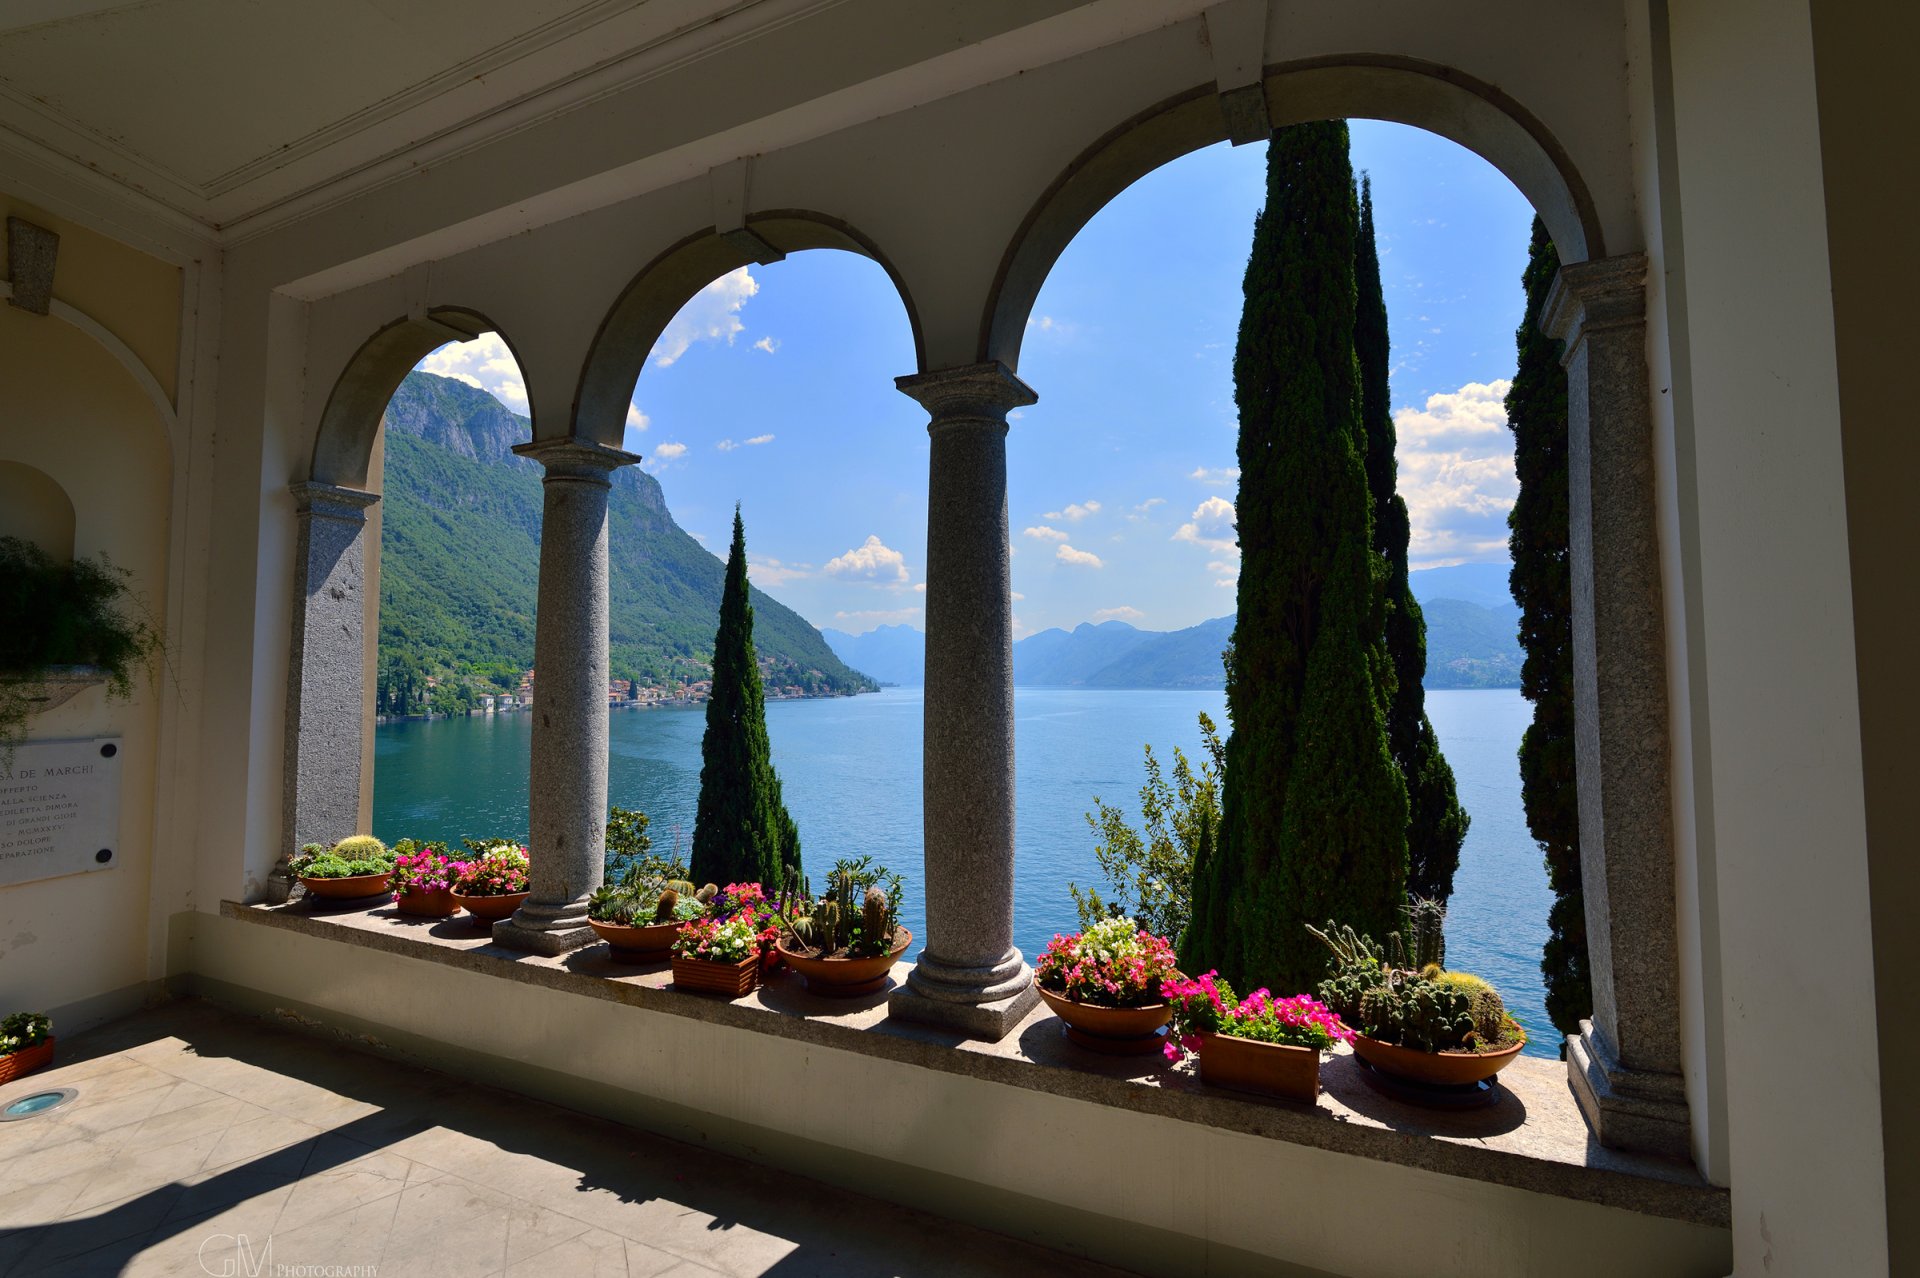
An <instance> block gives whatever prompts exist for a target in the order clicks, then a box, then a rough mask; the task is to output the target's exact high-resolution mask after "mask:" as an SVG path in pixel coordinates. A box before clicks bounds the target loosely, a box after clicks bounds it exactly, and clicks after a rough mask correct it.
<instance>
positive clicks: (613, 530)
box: [380, 373, 874, 705]
mask: <svg viewBox="0 0 1920 1278" xmlns="http://www.w3.org/2000/svg"><path fill="white" fill-rule="evenodd" d="M530 437H531V428H530V426H529V424H528V422H527V419H526V418H524V417H520V416H518V415H516V414H513V413H510V412H508V411H507V410H506V408H505V407H503V406H502V405H501V404H500V402H499V401H498V400H496V399H495V398H494V397H493V396H491V395H489V394H487V393H486V392H485V391H482V390H480V389H478V388H476V387H473V386H469V385H467V384H466V383H464V382H459V381H455V380H453V379H451V378H446V377H436V376H433V375H432V374H429V373H411V374H409V375H408V376H407V378H406V380H405V381H403V382H402V383H401V384H400V389H399V390H398V391H396V392H395V393H394V396H393V400H392V402H391V403H390V404H389V405H388V408H387V415H386V477H385V490H386V491H385V496H384V497H383V499H382V501H381V521H382V523H381V552H380V567H381V572H380V662H381V683H382V690H383V697H382V703H383V705H384V704H385V703H386V697H385V691H386V689H387V687H388V686H389V685H390V684H391V683H392V682H393V680H394V678H395V677H396V675H395V672H397V671H402V670H409V669H410V670H412V671H413V672H414V673H415V675H416V676H417V675H419V674H423V673H424V674H439V675H441V676H443V681H444V676H447V675H450V674H451V675H454V676H456V678H455V679H454V680H453V681H452V682H456V683H457V682H460V681H461V680H462V679H465V680H472V679H474V678H475V677H485V678H488V679H490V680H491V681H492V683H493V684H494V685H496V686H499V687H503V688H506V687H512V686H514V684H516V683H517V682H518V677H519V674H520V672H521V671H523V670H526V669H528V668H529V667H531V666H532V665H533V614H534V603H535V597H536V593H537V587H538V581H539V565H540V513H541V504H542V503H541V474H542V471H541V467H540V465H539V463H537V462H534V461H531V460H528V459H526V458H522V457H516V456H514V455H513V453H512V451H511V449H512V446H513V445H514V444H516V443H520V442H522V441H524V440H526V439H528V438H530ZM607 551H608V560H609V565H610V567H611V569H612V605H611V613H610V637H611V640H612V658H613V659H612V668H613V675H614V677H615V678H622V679H626V678H637V679H639V680H641V681H642V682H645V683H652V684H666V683H668V682H670V681H671V682H683V681H692V680H698V679H704V678H706V677H707V670H706V663H707V660H708V658H709V656H710V655H711V652H712V648H713V634H714V627H715V625H716V624H717V618H718V615H719V610H720V592H721V586H722V583H723V580H724V577H725V571H726V569H725V565H724V564H722V563H721V562H720V560H719V559H717V558H715V557H714V556H713V555H712V554H710V553H708V551H707V550H706V549H705V548H704V547H702V546H701V545H700V543H699V542H697V541H695V540H694V539H693V538H692V537H690V536H688V535H687V533H685V532H684V531H682V530H681V528H680V527H679V526H678V525H677V524H675V523H674V522H673V517H672V516H671V515H670V514H668V513H667V504H666V498H665V495H664V494H663V493H662V492H661V490H660V484H659V481H658V480H656V479H655V478H654V477H653V476H652V475H649V474H647V473H645V472H644V471H642V470H640V469H639V468H638V467H633V466H628V467H623V468H622V469H620V470H617V471H615V472H614V474H613V488H612V492H611V493H610V494H609V499H608V503H607ZM752 597H753V608H754V642H755V645H756V647H757V649H758V651H759V655H760V657H761V658H762V664H763V668H764V669H765V670H766V674H767V680H768V683H769V684H770V685H771V686H776V687H778V686H786V685H797V686H799V687H801V688H803V689H805V690H806V691H808V692H813V693H829V692H831V693H846V692H858V691H864V690H869V689H871V688H872V687H873V686H874V684H873V681H872V680H871V679H868V678H867V677H866V676H865V675H862V674H860V673H858V672H856V671H854V670H851V669H848V667H847V666H846V664H845V663H844V662H842V661H841V660H840V658H838V657H836V656H835V655H834V654H833V651H832V649H830V648H829V647H828V646H827V643H826V641H825V640H824V639H822V638H821V637H820V633H819V632H818V631H817V630H815V629H814V628H813V627H812V626H811V625H809V624H808V623H807V622H806V621H805V620H804V619H802V618H801V617H800V615H799V614H798V613H795V612H794V611H792V610H791V609H789V608H787V607H785V606H784V605H782V604H780V603H779V602H777V601H776V600H774V599H773V598H771V597H770V596H768V595H767V594H765V593H764V592H763V591H760V590H757V589H756V590H754V592H753V596H752Z"/></svg>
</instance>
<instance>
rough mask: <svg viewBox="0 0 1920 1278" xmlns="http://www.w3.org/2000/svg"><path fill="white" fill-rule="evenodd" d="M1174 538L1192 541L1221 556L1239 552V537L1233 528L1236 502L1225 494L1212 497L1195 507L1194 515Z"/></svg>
mask: <svg viewBox="0 0 1920 1278" xmlns="http://www.w3.org/2000/svg"><path fill="white" fill-rule="evenodd" d="M1173 539H1174V540H1175V541H1190V542H1192V543H1193V544H1194V545H1196V546H1204V547H1206V548H1207V549H1208V550H1211V551H1213V552H1214V553H1215V554H1219V555H1233V556H1235V557H1238V556H1239V554H1240V540H1239V536H1238V534H1237V533H1235V532H1234V530H1233V503H1232V502H1230V501H1228V500H1227V499H1226V498H1224V497H1209V498H1207V499H1206V500H1205V501H1203V502H1201V503H1200V504H1199V505H1198V506H1195V507H1194V508H1193V514H1192V516H1191V517H1190V518H1189V519H1188V521H1187V522H1186V523H1184V524H1181V525H1180V528H1179V530H1178V531H1177V532H1175V533H1174V534H1173Z"/></svg>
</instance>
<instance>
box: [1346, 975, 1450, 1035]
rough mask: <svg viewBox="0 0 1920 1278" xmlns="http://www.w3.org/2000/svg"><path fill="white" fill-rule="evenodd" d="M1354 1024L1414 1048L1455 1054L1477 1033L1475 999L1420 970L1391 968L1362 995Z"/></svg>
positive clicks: (1363, 1029)
mask: <svg viewBox="0 0 1920 1278" xmlns="http://www.w3.org/2000/svg"><path fill="white" fill-rule="evenodd" d="M1355 1028H1356V1029H1358V1030H1359V1031H1360V1032H1361V1033H1362V1034H1365V1035H1366V1036H1367V1037H1368V1038H1377V1039H1379V1040H1380V1041H1381V1042H1383V1043H1394V1044H1397V1045H1399V1046H1401V1047H1409V1048H1412V1049H1413V1050H1414V1051H1416V1052H1452V1051H1459V1050H1461V1049H1462V1048H1464V1047H1465V1046H1466V1045H1467V1035H1468V1034H1471V1033H1472V1032H1473V1000H1472V999H1471V998H1469V997H1468V996H1467V995H1465V994H1462V993H1461V992H1460V991H1459V990H1457V989H1453V988H1452V987H1450V986H1446V985H1442V984H1440V983H1439V982H1438V981H1434V980H1430V979H1428V978H1426V977H1424V976H1421V975H1419V974H1418V973H1413V972H1403V971H1393V972H1390V973H1388V975H1387V979H1386V980H1385V981H1382V982H1381V983H1380V984H1378V985H1376V986H1374V987H1373V988H1372V989H1370V990H1368V991H1367V992H1366V993H1364V994H1362V995H1361V996H1360V1019H1359V1021H1358V1022H1357V1023H1356V1024H1355Z"/></svg>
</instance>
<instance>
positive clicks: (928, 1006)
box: [887, 964, 1040, 1042]
mask: <svg viewBox="0 0 1920 1278" xmlns="http://www.w3.org/2000/svg"><path fill="white" fill-rule="evenodd" d="M1021 973H1022V975H1024V976H1026V978H1027V982H1026V984H1025V985H1023V986H1022V987H1020V988H1019V989H1017V990H1015V991H1014V992H1013V993H1012V994H1009V995H1008V996H1006V997H1005V998H1000V999H995V1000H993V1001H992V1002H987V1003H953V1002H949V1001H947V1000H946V999H940V998H928V997H927V996H926V995H925V994H922V993H921V992H920V991H918V990H916V989H914V988H913V986H912V984H911V983H909V984H905V985H900V986H896V987H895V988H894V991H893V993H892V994H890V995H888V996H887V1016H888V1017H889V1018H891V1017H899V1018H900V1019H901V1020H903V1021H913V1022H915V1023H917V1024H921V1025H933V1026H938V1027H939V1028H941V1029H948V1030H953V1031H955V1032H956V1033H959V1034H963V1035H965V1036H966V1037H968V1038H984V1039H987V1040H988V1041H990V1042H998V1041H999V1040H1000V1039H1003V1038H1005V1037H1006V1036H1007V1035H1009V1034H1011V1033H1013V1031H1014V1028H1015V1027H1016V1026H1018V1025H1019V1024H1020V1022H1021V1021H1024V1020H1025V1019H1027V1013H1028V1012H1031V1011H1032V1010H1033V1008H1034V1004H1036V1003H1038V1002H1039V1001H1040V991H1039V990H1037V989H1035V988H1034V984H1033V975H1032V972H1031V971H1030V970H1029V969H1028V968H1027V967H1026V965H1025V964H1022V965H1021Z"/></svg>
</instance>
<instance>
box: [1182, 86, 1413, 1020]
mask: <svg viewBox="0 0 1920 1278" xmlns="http://www.w3.org/2000/svg"><path fill="white" fill-rule="evenodd" d="M1356 230H1357V211H1356V209H1355V202H1354V190H1353V166H1352V163H1351V161H1350V160H1349V159H1348V154H1347V126H1346V123H1345V122H1344V121H1337V120H1336V121H1328V122H1322V123H1316V124H1303V125H1297V126H1294V127H1291V128H1287V129H1284V130H1282V131H1280V132H1278V133H1276V134H1274V137H1273V140H1272V142H1271V143H1270V144H1269V146H1268V149H1267V203H1266V207H1265V208H1264V209H1263V210H1262V211H1261V214H1260V217H1259V219H1258V220H1257V221H1256V222H1255V224H1254V235H1253V250H1252V253H1251V254H1250V256H1249V257H1248V260H1247V273H1246V280H1245V285H1244V292H1245V298H1246V303H1245V309H1244V310H1243V312H1242V314H1241V319H1240V335H1239V342H1238V345H1237V348H1236V350H1235V352H1234V368H1233V373H1234V400H1235V403H1236V404H1237V405H1238V407H1239V410H1240V450H1239V457H1240V491H1239V502H1238V506H1237V524H1238V529H1239V535H1240V549H1241V564H1240V587H1239V612H1238V616H1237V619H1236V621H1235V624H1234V633H1233V646H1232V648H1231V649H1230V650H1229V653H1228V660H1227V709H1228V713H1229V714H1230V715H1231V716H1232V720H1233V735H1232V737H1231V738H1229V740H1228V742H1227V748H1226V777H1225V783H1224V785H1223V787H1222V818H1221V830H1220V837H1219V841H1218V846H1217V847H1216V848H1214V849H1212V854H1211V855H1210V856H1208V857H1206V858H1204V861H1205V864H1204V865H1203V866H1202V867H1201V868H1200V869H1199V870H1198V871H1197V872H1196V875H1195V885H1194V903H1193V905H1194V913H1193V922H1192V924H1191V925H1190V926H1189V927H1188V931H1187V938H1186V944H1184V945H1183V946H1182V955H1181V957H1182V961H1183V965H1185V966H1186V967H1187V968H1188V970H1190V971H1200V970H1204V968H1205V967H1208V966H1213V967H1218V968H1219V969H1220V970H1221V972H1222V973H1223V974H1225V975H1226V976H1228V977H1230V978H1231V979H1232V980H1234V981H1235V982H1236V983H1238V984H1241V985H1262V984H1264V985H1267V986H1270V987H1271V988H1273V989H1274V990H1275V991H1279V992H1287V993H1291V992H1293V991H1297V990H1305V989H1310V988H1312V986H1313V984H1314V982H1315V981H1317V980H1318V979H1319V978H1320V977H1321V976H1323V975H1324V974H1325V972H1326V966H1327V964H1326V953H1325V951H1324V950H1323V949H1322V948H1321V947H1320V944H1319V942H1318V941H1316V940H1314V939H1313V937H1311V936H1310V935H1308V933H1307V930H1306V928H1307V924H1309V923H1314V924H1318V923H1323V922H1325V921H1326V920H1327V919H1328V918H1335V919H1338V920H1340V921H1341V922H1344V923H1351V924H1353V925H1354V926H1355V927H1357V928H1360V929H1362V930H1365V931H1368V932H1371V933H1373V934H1374V935H1376V936H1381V935H1384V934H1385V933H1386V932H1388V931H1390V930H1392V929H1393V927H1394V926H1395V925H1396V924H1395V916H1396V914H1397V912H1398V910H1399V908H1400V906H1401V904H1402V903H1403V902H1404V900H1405V897H1406V873H1407V840H1406V829H1407V797H1406V787H1405V786H1404V785H1403V784H1402V782H1401V780H1400V774H1399V772H1398V770H1397V769H1396V768H1395V767H1394V763H1393V756H1392V754H1391V753H1390V752H1389V750H1388V747H1387V733H1386V715H1387V701H1388V693H1389V688H1390V684H1391V678H1392V676H1391V666H1390V664H1389V662H1388V658H1387V653H1386V644H1385V639H1384V636H1385V630H1386V617H1385V611H1384V601H1383V596H1382V590H1381V588H1382V585H1383V582H1384V577H1385V569H1384V566H1382V565H1381V563H1380V560H1379V557H1378V556H1377V555H1376V554H1375V553H1374V550H1373V528H1372V522H1373V515H1372V502H1371V499H1370V494H1369V490H1368V487H1367V473H1366V466H1365V453H1366V433H1365V427H1364V426H1363V425H1362V423H1361V420H1360V394H1359V367H1358V364H1357V362H1356V360H1355V358H1354V350H1353V328H1354V240H1355V236H1356Z"/></svg>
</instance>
